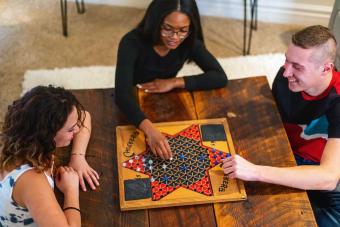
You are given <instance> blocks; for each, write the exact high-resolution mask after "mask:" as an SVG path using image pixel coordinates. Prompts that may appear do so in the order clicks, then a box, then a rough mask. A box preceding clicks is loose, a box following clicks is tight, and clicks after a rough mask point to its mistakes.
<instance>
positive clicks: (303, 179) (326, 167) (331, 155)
mask: <svg viewBox="0 0 340 227" xmlns="http://www.w3.org/2000/svg"><path fill="white" fill-rule="evenodd" d="M223 163H224V164H223V166H222V167H223V169H224V172H225V173H226V174H229V177H231V178H239V179H242V180H246V181H262V182H267V183H272V184H280V185H285V186H288V187H293V188H300V189H306V190H333V189H335V187H336V185H337V183H338V181H339V178H340V168H339V167H340V139H339V138H336V139H335V138H331V139H328V141H327V143H326V146H325V149H324V152H323V155H322V158H321V162H320V165H308V166H307V165H301V166H294V167H284V168H282V167H272V166H261V165H255V164H252V163H250V162H248V161H247V160H245V159H244V158H242V157H241V156H238V155H236V156H235V157H230V158H227V159H225V160H224V161H223Z"/></svg>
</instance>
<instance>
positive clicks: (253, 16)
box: [243, 0, 258, 55]
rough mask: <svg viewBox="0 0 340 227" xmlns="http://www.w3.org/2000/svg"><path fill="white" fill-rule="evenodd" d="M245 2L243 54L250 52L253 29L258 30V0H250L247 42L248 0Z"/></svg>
mask: <svg viewBox="0 0 340 227" xmlns="http://www.w3.org/2000/svg"><path fill="white" fill-rule="evenodd" d="M243 3H244V21H243V55H248V54H250V48H251V40H252V35H253V30H257V10H258V9H257V0H250V26H249V35H248V42H247V0H244V1H243Z"/></svg>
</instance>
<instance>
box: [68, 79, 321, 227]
mask: <svg viewBox="0 0 340 227" xmlns="http://www.w3.org/2000/svg"><path fill="white" fill-rule="evenodd" d="M113 93H114V90H113V89H102V90H82V91H74V94H75V95H76V96H77V97H78V99H79V100H80V102H81V103H82V104H83V105H84V106H85V108H86V109H87V110H88V111H89V112H90V113H91V114H92V125H93V131H92V138H91V140H90V144H89V148H88V152H87V160H88V162H89V163H90V165H91V166H92V167H93V168H95V169H96V170H98V171H99V172H100V173H101V179H100V183H101V185H100V187H99V188H98V189H97V190H96V191H91V192H81V193H80V206H81V210H82V223H83V226H162V227H166V226H171V227H174V226H195V227H196V226H287V225H295V226H316V223H315V219H314V216H313V212H312V209H311V206H310V203H309V200H308V197H307V194H306V192H305V191H302V190H296V189H291V188H287V187H283V186H278V185H272V184H265V183H259V182H245V188H246V192H247V196H248V199H247V200H246V201H241V202H229V203H220V204H208V205H195V206H183V207H172V208H161V209H150V210H138V211H126V212H121V211H120V208H119V193H118V180H117V161H116V135H115V127H116V126H117V125H124V124H128V121H127V119H126V118H125V117H124V116H123V115H122V114H121V112H120V110H119V109H118V108H117V106H116V105H115V104H114V101H113V100H114V95H113ZM139 101H140V105H141V107H142V109H143V111H144V112H145V113H146V115H147V116H148V117H149V118H150V120H151V121H153V122H163V121H180V120H192V119H204V118H223V117H226V118H227V119H228V123H229V126H230V131H231V135H232V138H233V141H234V145H235V150H236V152H237V153H239V154H241V155H242V156H243V157H245V158H246V159H248V160H250V161H251V162H253V163H256V164H261V165H274V166H294V165H295V161H294V157H293V155H292V151H291V148H290V146H289V142H288V139H287V136H286V134H285V131H284V128H283V125H282V122H281V119H280V115H279V114H278V111H277V108H276V106H275V102H274V100H273V97H272V94H271V90H270V88H269V86H268V82H267V80H266V77H253V78H247V79H241V80H231V81H230V82H229V84H228V86H227V87H226V88H222V89H217V90H211V91H196V92H193V93H189V92H187V91H184V90H178V91H174V92H170V93H167V94H159V95H140V96H139ZM65 159H66V158H65Z"/></svg>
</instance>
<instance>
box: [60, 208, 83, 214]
mask: <svg viewBox="0 0 340 227" xmlns="http://www.w3.org/2000/svg"><path fill="white" fill-rule="evenodd" d="M65 210H76V211H79V213H80V209H79V208H76V207H65V208H64V209H63V211H65Z"/></svg>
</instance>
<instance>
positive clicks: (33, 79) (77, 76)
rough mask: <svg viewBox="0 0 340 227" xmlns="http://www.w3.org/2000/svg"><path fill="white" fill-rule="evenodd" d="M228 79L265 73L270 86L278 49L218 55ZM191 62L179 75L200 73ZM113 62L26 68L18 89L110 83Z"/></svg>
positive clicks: (278, 63)
mask: <svg viewBox="0 0 340 227" xmlns="http://www.w3.org/2000/svg"><path fill="white" fill-rule="evenodd" d="M218 61H219V62H220V64H221V65H222V67H223V69H224V70H225V72H226V73H227V75H228V78H229V79H239V78H245V77H250V76H259V75H266V76H267V78H268V83H269V85H270V86H271V85H272V83H273V80H274V77H275V75H276V73H277V71H278V70H279V68H280V67H281V66H282V65H283V64H284V61H285V56H284V54H282V53H278V54H266V55H257V56H246V57H232V58H219V59H218ZM201 72H202V71H201V70H200V68H199V67H197V66H196V65H195V64H189V65H185V66H184V67H183V68H182V70H181V71H180V72H179V75H180V76H186V75H194V74H198V73H201ZM114 76H115V66H91V67H79V68H63V69H58V68H56V69H43V70H28V71H27V72H26V73H25V75H24V81H23V83H22V92H23V93H24V92H26V91H28V90H30V89H31V88H33V87H35V86H37V85H49V84H52V85H55V86H62V87H64V88H66V89H95V88H112V87H114V81H115V79H114Z"/></svg>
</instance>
